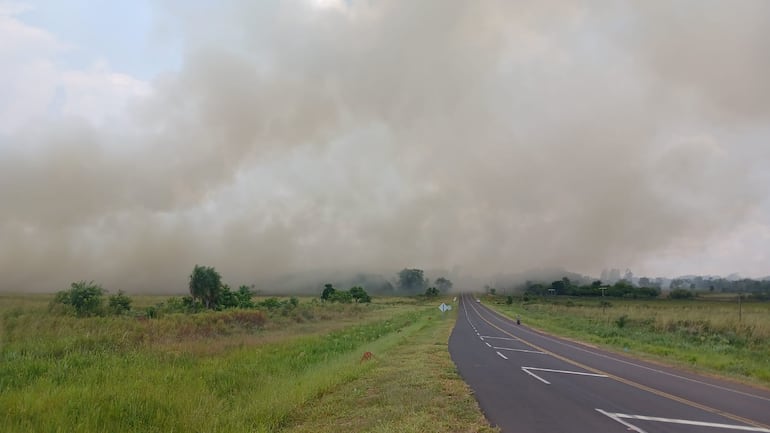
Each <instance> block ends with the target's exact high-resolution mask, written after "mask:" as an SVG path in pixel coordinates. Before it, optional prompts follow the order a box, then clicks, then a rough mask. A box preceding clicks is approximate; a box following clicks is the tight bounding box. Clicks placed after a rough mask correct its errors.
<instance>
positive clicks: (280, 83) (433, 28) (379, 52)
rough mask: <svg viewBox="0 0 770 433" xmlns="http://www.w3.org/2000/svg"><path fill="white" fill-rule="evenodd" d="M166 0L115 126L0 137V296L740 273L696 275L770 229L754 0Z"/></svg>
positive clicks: (766, 60)
mask: <svg viewBox="0 0 770 433" xmlns="http://www.w3.org/2000/svg"><path fill="white" fill-rule="evenodd" d="M186 3H187V2H180V3H178V4H177V3H166V4H163V5H162V6H159V7H158V21H159V23H163V24H164V25H167V26H168V27H170V28H175V29H178V31H179V32H180V34H181V35H182V38H183V41H184V47H185V51H184V52H185V54H184V61H183V64H182V66H181V67H180V68H179V70H178V71H175V72H173V73H168V74H164V75H162V76H160V77H158V78H157V79H155V80H154V81H153V82H152V85H151V89H149V91H148V92H146V94H145V96H143V97H137V98H135V99H134V100H131V101H130V104H129V105H128V108H127V109H125V110H124V111H122V112H121V115H120V116H119V117H115V118H108V119H106V120H104V121H102V122H92V121H89V120H87V119H83V118H80V117H75V116H67V115H63V116H59V117H56V118H45V119H33V120H30V121H29V122H27V123H25V124H23V125H22V126H17V127H14V128H13V129H11V130H6V131H5V132H0V206H2V212H1V213H0V275H2V279H0V290H10V291H24V290H38V291H49V290H57V289H60V288H63V287H65V286H66V285H67V284H68V283H69V282H70V281H74V280H80V279H89V280H90V279H93V280H97V281H99V282H102V283H103V284H104V285H105V286H106V287H108V288H110V289H118V288H123V289H128V290H133V291H180V290H184V288H185V285H186V276H187V275H188V274H189V272H190V271H191V269H192V267H193V265H194V264H196V263H199V264H206V265H211V266H215V267H217V269H218V270H220V271H221V272H222V273H223V275H224V277H225V280H226V281H228V282H230V283H231V284H234V285H237V284H241V283H258V284H259V283H262V282H265V281H270V280H271V279H272V278H274V277H276V276H278V275H280V274H284V273H291V272H300V271H307V270H314V269H318V270H330V269H335V270H340V269H342V270H350V271H355V272H388V273H391V272H393V271H396V270H398V269H400V268H403V267H406V266H409V267H423V268H427V269H431V268H444V269H452V268H455V269H458V268H456V267H459V269H461V270H462V272H464V273H469V274H475V275H485V274H487V275H491V274H493V273H498V272H515V271H517V270H523V269H528V268H533V267H543V268H545V267H554V266H559V267H564V268H567V269H571V270H575V271H578V272H586V273H593V274H598V272H599V271H600V270H601V269H602V268H604V267H610V266H613V267H623V268H625V267H632V268H635V269H641V270H642V271H645V272H648V273H650V274H654V273H656V272H657V273H664V272H679V271H681V272H682V273H684V272H690V271H705V272H712V273H717V272H724V273H728V272H732V271H735V270H737V271H746V272H757V273H760V272H762V271H761V270H759V269H756V268H745V269H734V268H730V269H727V267H732V266H735V263H736V262H735V261H731V259H730V258H727V259H725V262H724V264H723V266H725V269H713V270H711V271H709V270H704V269H700V268H698V263H699V262H698V261H699V260H701V259H699V258H700V257H703V254H704V253H703V251H704V250H708V248H711V247H713V245H714V242H718V240H719V239H724V238H727V237H730V236H732V235H733V234H734V233H736V231H740V230H742V228H743V230H744V234H745V230H748V229H745V227H756V228H758V229H763V230H765V232H764V236H767V237H770V234H768V231H767V223H768V218H767V210H768V202H767V201H766V197H767V190H766V189H765V187H764V185H766V183H767V182H768V178H767V176H766V175H764V174H763V170H765V167H767V166H768V164H770V151H769V150H768V147H770V146H768V137H770V132H769V131H768V128H767V126H766V125H768V121H770V79H768V78H767V77H770V50H768V46H767V42H768V41H770V22H769V20H770V3H768V2H765V1H744V2H717V1H714V2H710V1H702V0H698V1H692V2H676V3H675V4H669V3H657V2H651V3H649V2H628V3H625V2H609V3H605V2H595V3H593V5H592V6H591V7H578V6H575V5H573V3H572V2H567V3H566V4H559V3H558V2H557V3H550V2H534V1H533V2H510V1H482V2H468V1H459V0H458V1H447V0H436V1H411V0H403V1H395V0H393V1H368V0H367V1H358V0H353V1H349V2H347V1H339V2H334V1H331V0H328V1H326V2H320V1H309V0H308V1H295V2H253V1H234V2H227V3H228V5H224V6H223V5H216V7H211V8H203V7H201V8H202V9H191V7H190V6H187V5H186ZM648 3H649V4H648ZM183 4H185V5H184V6H183ZM0 55H2V54H0ZM1 86H6V84H0V90H2V87H1ZM0 98H2V92H0ZM661 257H663V258H665V260H662V259H661ZM691 257H695V258H694V259H693V258H691ZM707 264H710V262H709V263H707ZM637 273H639V271H637Z"/></svg>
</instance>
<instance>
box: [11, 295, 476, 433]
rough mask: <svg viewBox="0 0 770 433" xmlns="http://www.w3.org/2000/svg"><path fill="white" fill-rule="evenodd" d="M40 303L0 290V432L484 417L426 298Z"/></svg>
mask: <svg viewBox="0 0 770 433" xmlns="http://www.w3.org/2000/svg"><path fill="white" fill-rule="evenodd" d="M49 300H50V297H44V296H16V297H14V296H3V297H2V298H0V324H1V325H0V326H1V327H0V431H3V432H9V433H10V432H30V431H35V432H90V431H94V432H97V431H98V432H104V431H120V432H173V431H177V432H182V431H184V432H188V431H189V432H255V431H256V432H260V431H265V432H267V431H282V430H286V429H292V428H297V429H299V430H304V431H318V432H323V431H339V426H340V425H341V424H340V423H347V424H348V425H355V426H356V428H357V429H358V430H368V431H388V430H399V431H415V432H417V431H445V430H447V429H449V426H450V425H451V429H452V430H454V431H480V430H484V429H485V428H486V427H485V422H484V419H483V417H482V416H481V414H480V413H479V411H478V408H477V406H476V403H475V400H473V398H472V397H471V396H470V393H469V392H468V389H467V387H466V386H465V384H464V383H463V382H462V381H461V380H460V379H459V378H458V377H457V375H456V373H455V370H454V366H453V364H452V363H451V360H450V359H449V356H448V354H447V352H446V342H447V338H448V334H449V332H450V330H451V325H452V323H453V319H451V318H447V319H443V320H442V319H441V313H440V312H439V311H438V310H437V309H436V308H435V305H434V304H435V303H434V302H432V303H431V304H430V305H428V304H424V305H423V304H420V303H417V302H414V301H413V300H399V299H384V300H380V302H378V303H375V304H372V305H355V304H353V305H339V304H336V305H323V304H319V303H311V302H308V301H307V300H303V302H301V303H300V305H299V307H297V308H296V310H294V311H291V312H281V313H274V314H273V315H270V314H269V313H266V312H263V311H253V310H249V311H238V310H235V311H226V312H211V313H201V314H195V315H185V314H168V315H162V316H161V317H159V318H156V319H143V318H137V317H129V316H125V317H93V318H75V317H71V316H62V315H54V314H51V313H49V312H48V308H47V306H48V301H49ZM157 301H158V299H153V298H146V299H139V300H138V303H141V302H146V303H147V304H148V305H150V304H152V303H154V302H157ZM364 351H371V352H373V353H374V354H375V357H374V359H373V360H372V361H369V362H360V358H361V355H362V353H363V352H364ZM327 411H328V412H327Z"/></svg>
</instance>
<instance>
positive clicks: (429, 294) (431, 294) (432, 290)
mask: <svg viewBox="0 0 770 433" xmlns="http://www.w3.org/2000/svg"><path fill="white" fill-rule="evenodd" d="M438 293H439V290H438V289H437V288H435V287H428V288H427V289H425V296H427V297H429V298H433V297H436V296H438Z"/></svg>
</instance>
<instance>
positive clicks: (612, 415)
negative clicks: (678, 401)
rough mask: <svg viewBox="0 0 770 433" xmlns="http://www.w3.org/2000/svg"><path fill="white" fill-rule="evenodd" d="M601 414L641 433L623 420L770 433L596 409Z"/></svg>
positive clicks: (732, 426)
mask: <svg viewBox="0 0 770 433" xmlns="http://www.w3.org/2000/svg"><path fill="white" fill-rule="evenodd" d="M596 410H597V411H598V412H599V413H601V414H602V415H605V416H608V417H610V418H612V419H614V420H615V421H617V422H619V423H621V424H623V425H625V426H626V427H629V428H631V429H633V430H634V431H637V432H639V433H645V432H644V430H642V429H640V428H639V427H636V426H634V425H631V424H629V423H627V422H625V421H623V419H638V420H640V421H653V422H665V423H669V424H685V425H695V426H699V427H713V428H721V429H727V430H740V431H755V432H764V433H770V429H766V428H762V427H754V426H748V425H737V424H721V423H716V422H705V421H693V420H689V419H676V418H660V417H657V416H645V415H629V414H626V413H612V412H605V411H603V410H601V409H596Z"/></svg>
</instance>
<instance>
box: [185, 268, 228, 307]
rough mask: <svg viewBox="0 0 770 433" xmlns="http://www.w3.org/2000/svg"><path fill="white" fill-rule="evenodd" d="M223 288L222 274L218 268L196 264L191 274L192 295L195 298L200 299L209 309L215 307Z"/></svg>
mask: <svg viewBox="0 0 770 433" xmlns="http://www.w3.org/2000/svg"><path fill="white" fill-rule="evenodd" d="M221 290H222V276H221V275H219V272H217V270H216V269H214V268H213V267H208V266H198V265H195V268H193V272H192V274H190V295H192V297H193V299H197V300H200V301H201V302H202V303H203V305H205V306H206V308H208V309H214V308H216V307H217V301H218V300H219V292H220V291H221Z"/></svg>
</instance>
